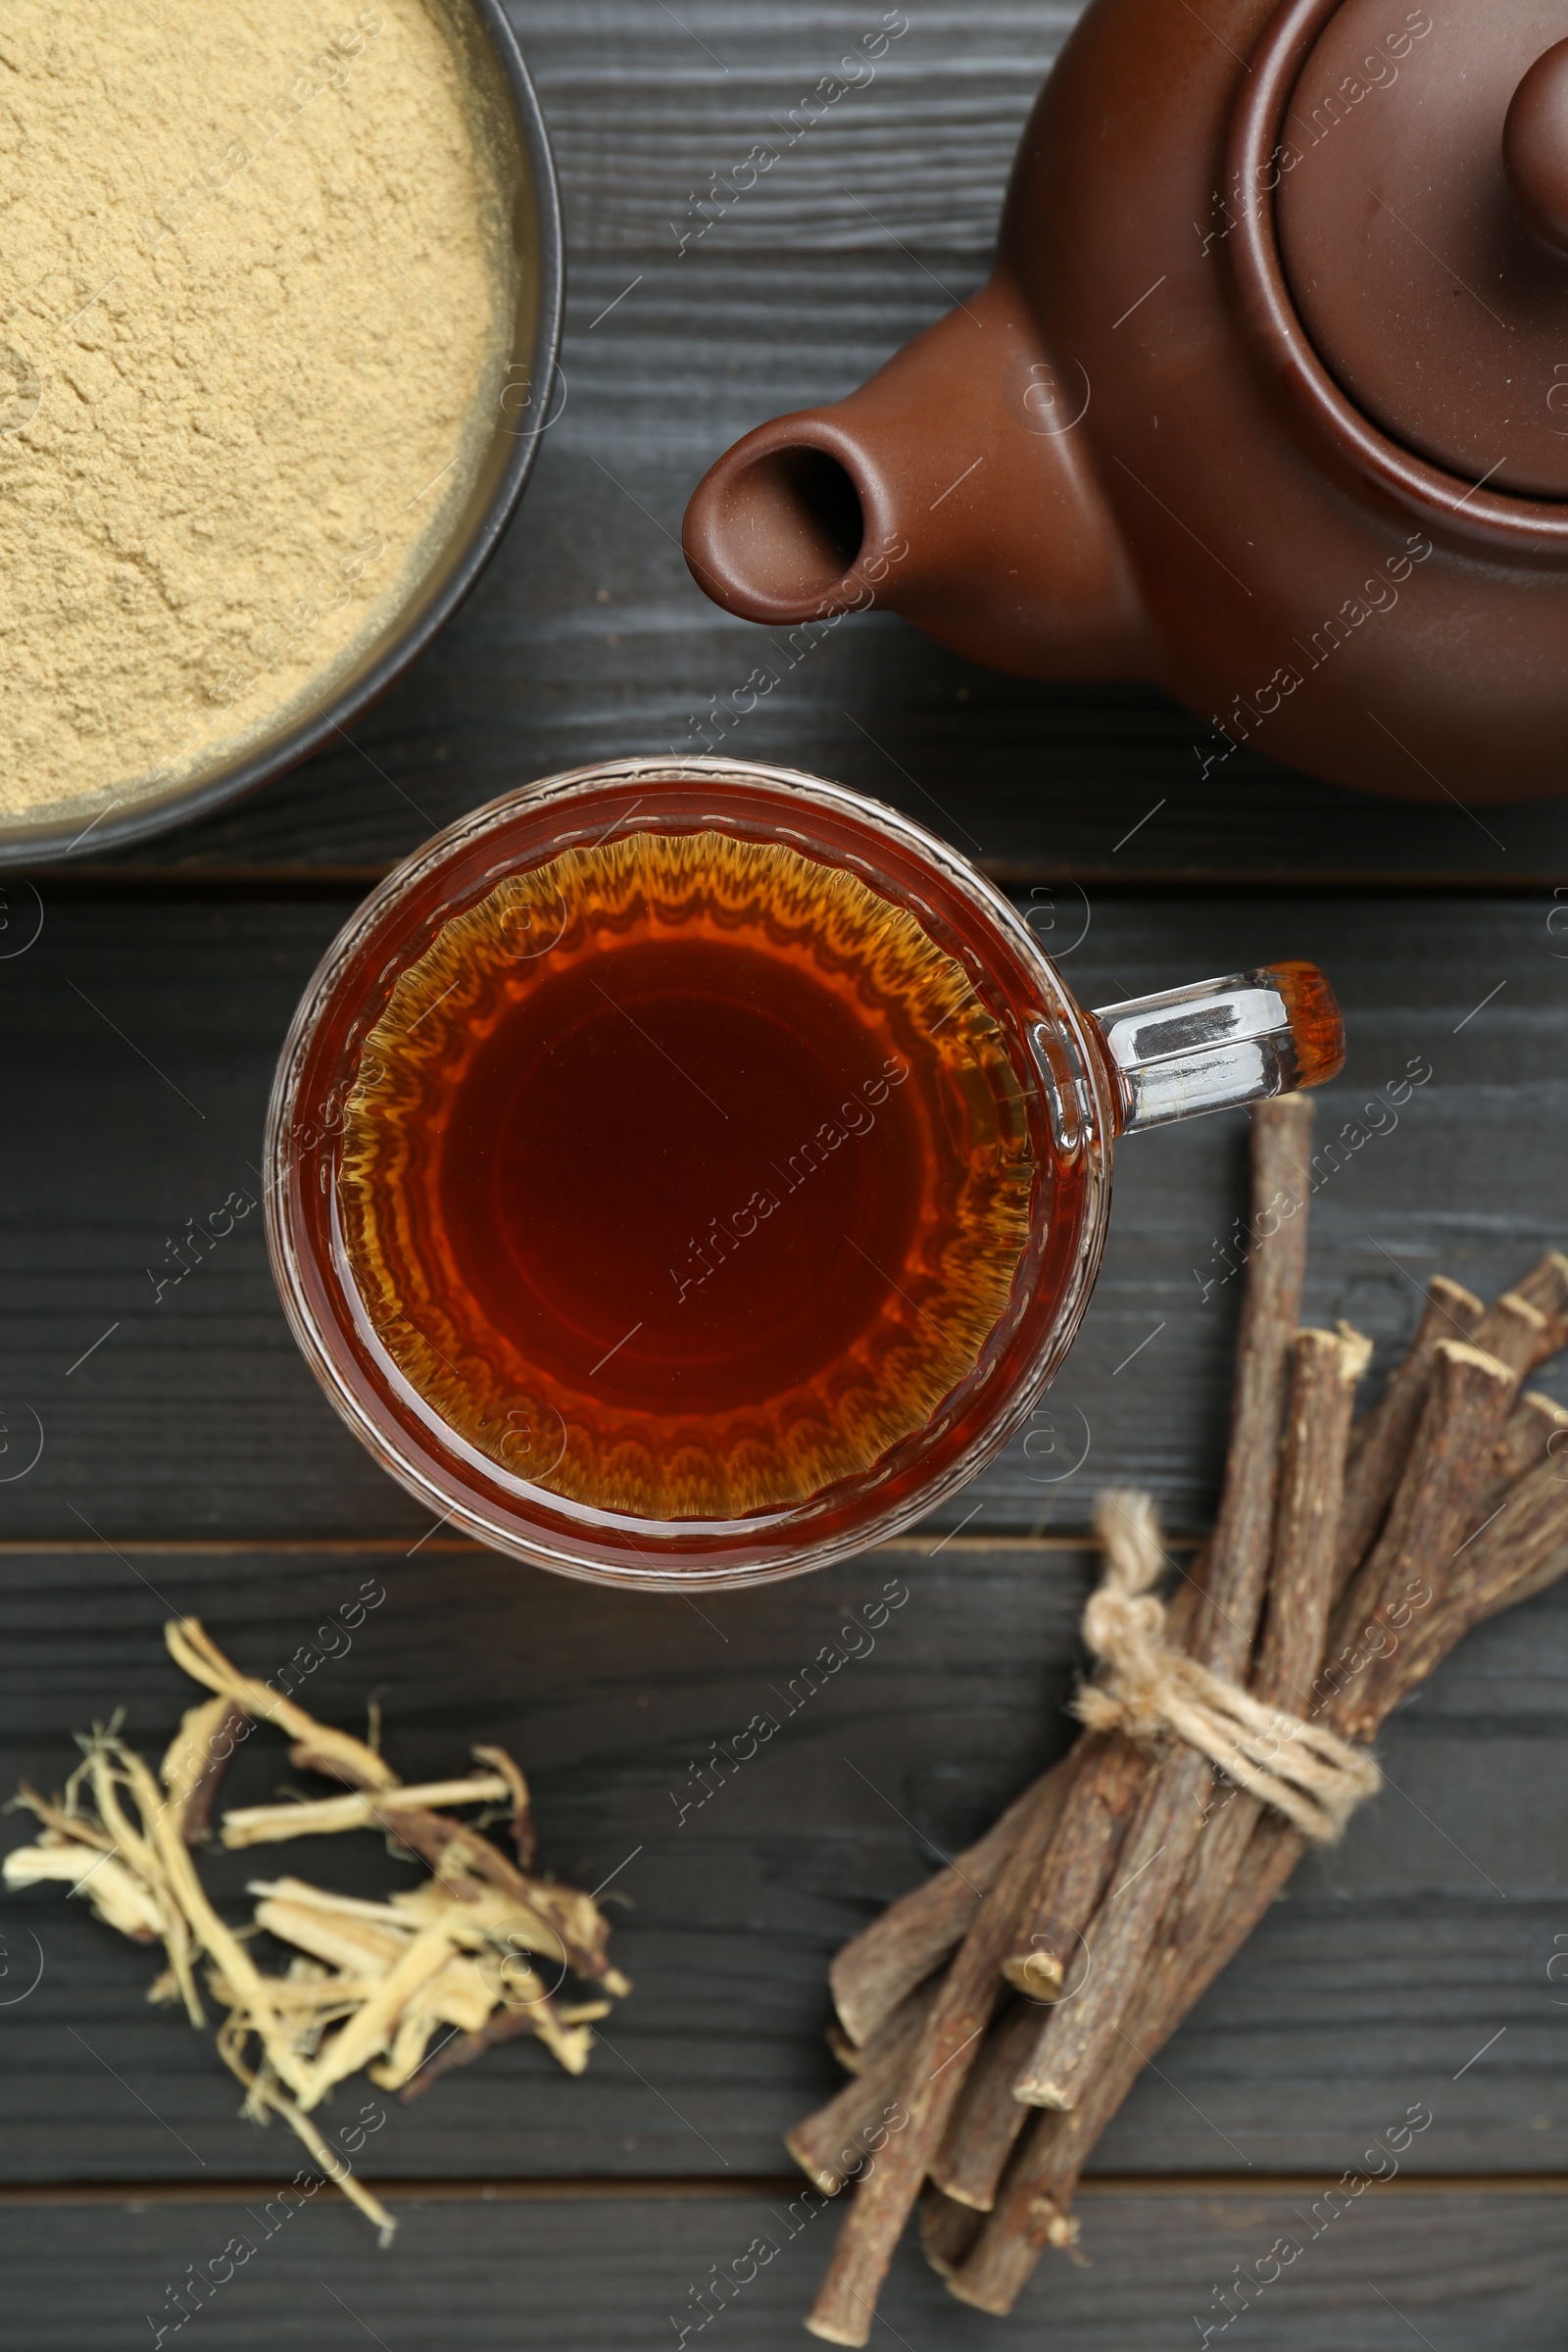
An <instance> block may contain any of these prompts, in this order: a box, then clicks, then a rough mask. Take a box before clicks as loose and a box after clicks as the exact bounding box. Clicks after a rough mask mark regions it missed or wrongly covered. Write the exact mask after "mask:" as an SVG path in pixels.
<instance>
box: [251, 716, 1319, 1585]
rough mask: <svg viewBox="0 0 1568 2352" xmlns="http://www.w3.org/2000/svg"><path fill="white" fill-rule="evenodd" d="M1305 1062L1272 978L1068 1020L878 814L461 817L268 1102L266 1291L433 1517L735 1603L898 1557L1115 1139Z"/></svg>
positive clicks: (1054, 1307) (903, 830) (1082, 1285)
mask: <svg viewBox="0 0 1568 2352" xmlns="http://www.w3.org/2000/svg"><path fill="white" fill-rule="evenodd" d="M1342 1059H1343V1033H1342V1029H1341V1024H1340V1018H1339V1012H1338V1008H1337V1006H1336V1005H1335V1003H1334V999H1333V997H1332V995H1331V993H1330V991H1329V988H1328V986H1327V984H1326V982H1325V981H1324V979H1323V977H1322V975H1321V974H1320V973H1319V972H1318V971H1317V970H1316V969H1315V968H1314V967H1313V966H1312V965H1310V964H1303V963H1282V964H1275V965H1271V966H1269V967H1268V968H1266V969H1263V970H1258V971H1251V972H1244V973H1240V974H1237V975H1235V976H1234V977H1232V978H1229V979H1223V980H1209V981H1204V982H1202V983H1201V984H1200V985H1199V986H1197V987H1193V988H1184V989H1175V990H1171V991H1169V992H1167V993H1166V994H1164V995H1161V996H1155V997H1149V998H1143V999H1140V1000H1138V1001H1137V1002H1134V1003H1129V1004H1124V1005H1108V1006H1103V1007H1102V1008H1101V1009H1099V1010H1098V1011H1093V1012H1090V1011H1085V1010H1083V1009H1082V1008H1081V1007H1080V1006H1079V1005H1077V1004H1076V1003H1075V1002H1074V1000H1073V998H1072V996H1071V995H1070V994H1069V993H1068V991H1067V989H1066V987H1065V986H1064V984H1063V982H1062V980H1061V977H1060V975H1059V973H1058V972H1057V971H1056V969H1055V967H1054V964H1053V963H1052V962H1051V961H1050V959H1049V958H1048V957H1047V956H1045V955H1043V954H1042V952H1041V950H1040V947H1039V945H1038V943H1037V941H1036V939H1035V937H1034V935H1033V933H1032V932H1031V930H1030V928H1029V925H1028V923H1027V922H1026V921H1025V919H1024V918H1023V916H1022V915H1021V914H1020V913H1019V912H1018V911H1017V910H1016V909H1015V908H1014V907H1012V906H1010V905H1009V903H1008V901H1007V900H1006V899H1005V897H1004V896H1003V895H1002V893H1001V892H1000V891H998V890H996V889H994V888H993V887H992V885H991V884H990V883H989V882H988V881H986V880H985V879H984V877H983V876H982V875H980V874H978V873H977V872H976V871H975V870H974V869H973V868H972V867H971V866H970V865H968V864H967V863H966V862H965V861H964V860H963V859H962V858H959V857H958V856H957V855H956V853H955V852H954V851H953V850H952V849H950V848H949V847H948V845H947V844H946V843H945V842H942V841H939V840H938V839H936V838H935V837H934V836H933V835H932V834H929V833H927V832H925V831H924V830H923V829H922V828H921V827H920V826H918V825H916V824H912V823H911V822H910V820H909V819H908V818H907V816H902V815H900V814H898V813H897V811H895V810H893V809H885V808H882V807H880V806H879V805H877V804H876V803H874V802H872V801H868V800H865V799H863V798H862V797H861V796H860V795H859V794H858V793H853V792H848V791H846V790H845V789H844V788H843V787H842V786H841V785H837V784H830V783H825V782H823V781H821V780H820V779H818V778H817V777H814V776H807V775H798V774H795V773H793V772H791V771H789V770H787V769H781V768H772V767H760V766H752V765H748V764H745V763H742V762H738V761H728V760H684V761H673V762H672V761H661V760H619V761H616V762H614V763H613V764H612V765H609V766H604V767H593V768H580V769H577V770H576V771H574V772H573V773H571V774H569V775H564V776H556V777H551V778H549V779H548V780H547V781H545V782H543V783H539V784H533V785H530V786H528V787H527V788H526V789H524V790H522V791H520V792H515V793H511V794H509V795H508V796H507V797H506V798H505V799H502V800H499V801H495V802H493V803H492V804H491V805H490V806H489V807H488V808H485V809H479V810H477V811H476V812H475V813H474V814H472V815H470V816H466V817H465V818H463V819H462V821H461V822H460V823H458V824H456V825H453V826H452V827H451V828H450V829H449V830H448V831H447V832H445V833H442V834H440V835H438V836H437V837H436V839H435V840H433V841H431V842H429V843H428V844H427V845H426V846H425V847H424V848H423V849H422V850H420V851H418V852H417V854H416V855H415V856H414V857H413V858H409V859H408V861H407V862H406V863H405V864H403V865H402V866H400V867H399V868H398V869H397V871H396V872H395V873H394V874H392V875H391V876H390V877H389V879H388V880H387V881H385V882H383V883H382V884H381V886H380V888H379V889H377V890H376V891H374V892H373V893H372V894H371V896H370V897H369V898H368V900H367V901H366V903H365V905H364V906H363V907H361V908H360V910H359V911H358V912H357V913H356V914H355V916H354V918H353V920H352V921H351V922H350V923H349V924H348V925H347V927H346V928H345V930H344V931H343V932H342V933H341V934H340V936H339V938H338V939H337V941H336V942H335V944H334V945H333V947H332V949H331V951H330V953H329V954H328V955H327V956H326V959H325V961H324V962H323V963H322V965H321V967H320V969H319V972H318V973H317V975H316V977H315V979H314V980H313V981H312V983H311V985H310V988H309V989H308V990H307V992H306V995H305V998H304V1001H303V1003H302V1004H301V1005H300V1008H299V1011H298V1013H297V1014H296V1016H295V1020H294V1024H293V1027H292V1029H291V1031H290V1033H289V1037H288V1041H287V1044H286V1045H285V1047H284V1050H283V1054H282V1059H281V1061H280V1063H279V1067H278V1072H277V1077H276V1081H275V1084H274V1087H273V1092H272V1100H271V1105H270V1114H269V1123H268V1149H267V1164H268V1185H267V1221H268V1239H269V1244H270V1251H271V1258H272V1266H273V1271H274V1273H275V1275H276V1278H277V1284H278V1288H279V1290H280V1292H281V1294H282V1298H283V1303H284V1306H285V1308H286V1310H287V1313H288V1317H289V1321H290V1323H291V1325H292V1327H293V1330H294V1333H295V1336H296V1338H297V1339H298V1341H299V1344H300V1347H301V1348H303V1350H304V1352H305V1356H306V1358H307V1361H308V1362H309V1363H310V1365H311V1367H312V1369H313V1370H314V1372H315V1373H316V1376H317V1378H318V1379H319V1381H320V1383H321V1386H322V1387H323V1389H324V1390H325V1391H326V1394H327V1396H328V1397H330V1398H331V1400H332V1402H333V1404H334V1405H335V1406H336V1407H337V1409H338V1411H339V1412H340V1413H341V1414H342V1416H343V1418H344V1420H345V1421H347V1423H348V1425H349V1427H350V1428H351V1429H352V1430H353V1431H354V1432H355V1434H356V1436H357V1437H359V1438H360V1439H361V1440H362V1441H363V1443H364V1444H365V1445H366V1446H368V1448H369V1450H370V1452H371V1453H372V1454H373V1455H374V1456H375V1458H376V1459H377V1461H379V1462H380V1463H381V1464H382V1466H383V1467H384V1468H385V1469H386V1470H388V1471H390V1473H391V1474H392V1476H393V1477H394V1478H396V1479H398V1480H400V1481H401V1482H402V1484H403V1485H404V1486H405V1487H407V1488H408V1489H409V1491H410V1492H411V1493H412V1494H414V1495H417V1497H418V1499H419V1500H420V1501H421V1502H422V1503H423V1504H425V1505H426V1507H427V1508H428V1509H430V1510H431V1511H432V1512H433V1513H435V1514H436V1515H437V1517H438V1518H440V1519H442V1520H444V1521H445V1522H447V1524H449V1525H450V1526H452V1527H454V1528H457V1529H459V1530H462V1531H464V1532H466V1533H467V1534H469V1535H471V1536H474V1537H477V1538H478V1539H480V1540H481V1541H482V1542H483V1543H485V1544H490V1545H493V1546H494V1547H495V1548H496V1549H498V1550H501V1551H506V1552H510V1553H512V1554H514V1555H515V1556H516V1557H517V1558H519V1559H523V1560H528V1561H532V1562H534V1563H535V1564H537V1565H538V1566H540V1567H545V1568H552V1569H556V1570H558V1571H561V1572H563V1573H564V1574H566V1575H570V1576H581V1577H588V1578H592V1579H595V1580H598V1581H600V1582H603V1583H609V1584H617V1585H630V1586H638V1587H642V1588H644V1589H651V1590H660V1589H662V1590H665V1591H670V1590H675V1591H679V1590H685V1591H693V1590H695V1589H696V1588H697V1587H699V1586H708V1587H722V1586H738V1585H746V1584H751V1583H753V1582H756V1581H758V1580H759V1579H762V1578H767V1577H776V1576H787V1575H795V1574H798V1573H800V1572H801V1571H802V1570H805V1569H808V1568H818V1567H822V1566H825V1565H826V1564H828V1563H829V1562H832V1561H835V1560H840V1559H843V1558H845V1557H846V1556H848V1555H849V1554H851V1553H853V1552H856V1551H858V1550H861V1549H863V1548H864V1547H865V1546H866V1545H868V1544H875V1543H879V1542H885V1541H886V1540H888V1539H889V1538H891V1537H893V1536H895V1535H897V1534H899V1533H900V1531H901V1530H903V1529H906V1528H907V1527H908V1526H909V1525H910V1524H911V1522H913V1521H915V1520H917V1519H920V1518H923V1517H924V1516H925V1515H926V1514H927V1513H929V1512H930V1511H932V1510H933V1509H934V1508H935V1507H936V1506H937V1505H938V1504H939V1503H941V1502H942V1501H944V1500H945V1499H946V1498H947V1497H948V1496H950V1495H953V1494H954V1493H955V1491H956V1489H957V1488H959V1487H961V1486H962V1485H963V1484H964V1483H965V1481H966V1480H968V1479H970V1478H972V1477H973V1476H974V1474H975V1473H976V1471H977V1470H979V1469H980V1468H981V1467H982V1465H983V1464H984V1463H986V1462H988V1461H989V1460H991V1458H992V1457H993V1455H995V1454H996V1453H997V1452H998V1451H999V1450H1000V1449H1001V1447H1002V1446H1004V1445H1005V1443H1006V1441H1007V1439H1008V1438H1009V1437H1010V1436H1011V1435H1012V1434H1013V1433H1014V1432H1015V1431H1016V1430H1017V1429H1018V1428H1019V1427H1020V1425H1021V1424H1022V1423H1023V1422H1024V1421H1025V1420H1026V1419H1027V1417H1028V1416H1029V1414H1030V1412H1031V1411H1032V1410H1033V1409H1034V1407H1035V1406H1036V1404H1037V1403H1038V1401H1039V1398H1040V1396H1041V1394H1042V1392H1043V1391H1044V1389H1045V1388H1046V1386H1047V1384H1048V1383H1049V1382H1050V1381H1051V1379H1052V1377H1053V1375H1054V1373H1055V1371H1056V1369H1057V1367H1058V1366H1059V1364H1060V1363H1061V1361H1062V1358H1063V1357H1064V1356H1065V1354H1066V1352H1067V1349H1068V1348H1069V1347H1070V1346H1071V1344H1072V1340H1073V1337H1074V1335H1075V1333H1076V1332H1077V1329H1078V1326H1079V1324H1080V1322H1081V1320H1082V1318H1083V1313H1084V1309H1085V1306H1086V1304H1087V1302H1088V1299H1089V1294H1090V1291H1091V1289H1092V1287H1093V1284H1094V1280H1095V1275H1096V1272H1097V1270H1098V1267H1099V1264H1100V1258H1101V1251H1102V1248H1103V1242H1104V1236H1105V1226H1106V1219H1107V1215H1108V1211H1109V1205H1110V1176H1111V1155H1112V1148H1113V1146H1114V1144H1115V1143H1116V1142H1117V1141H1118V1140H1119V1139H1120V1138H1121V1137H1123V1136H1126V1135H1129V1134H1131V1133H1133V1132H1135V1131H1136V1130H1137V1129H1139V1128H1142V1127H1152V1126H1155V1125H1159V1124H1162V1123H1164V1122H1165V1121H1168V1120H1171V1119H1178V1118H1187V1117H1190V1116H1192V1115H1193V1114H1194V1113H1196V1112H1200V1111H1206V1110H1214V1109H1219V1108H1221V1107H1223V1106H1224V1105H1226V1104H1231V1103H1250V1102H1255V1101H1260V1100H1262V1099H1264V1098H1266V1097H1268V1096H1272V1095H1278V1094H1285V1093H1289V1092H1291V1091H1292V1090H1293V1089H1295V1088H1298V1087H1303V1086H1312V1085H1316V1084H1318V1083H1320V1082H1321V1081H1322V1080H1324V1079H1326V1078H1330V1077H1332V1076H1333V1075H1334V1074H1335V1072H1336V1071H1337V1070H1338V1069H1339V1067H1340V1064H1341V1061H1342Z"/></svg>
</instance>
